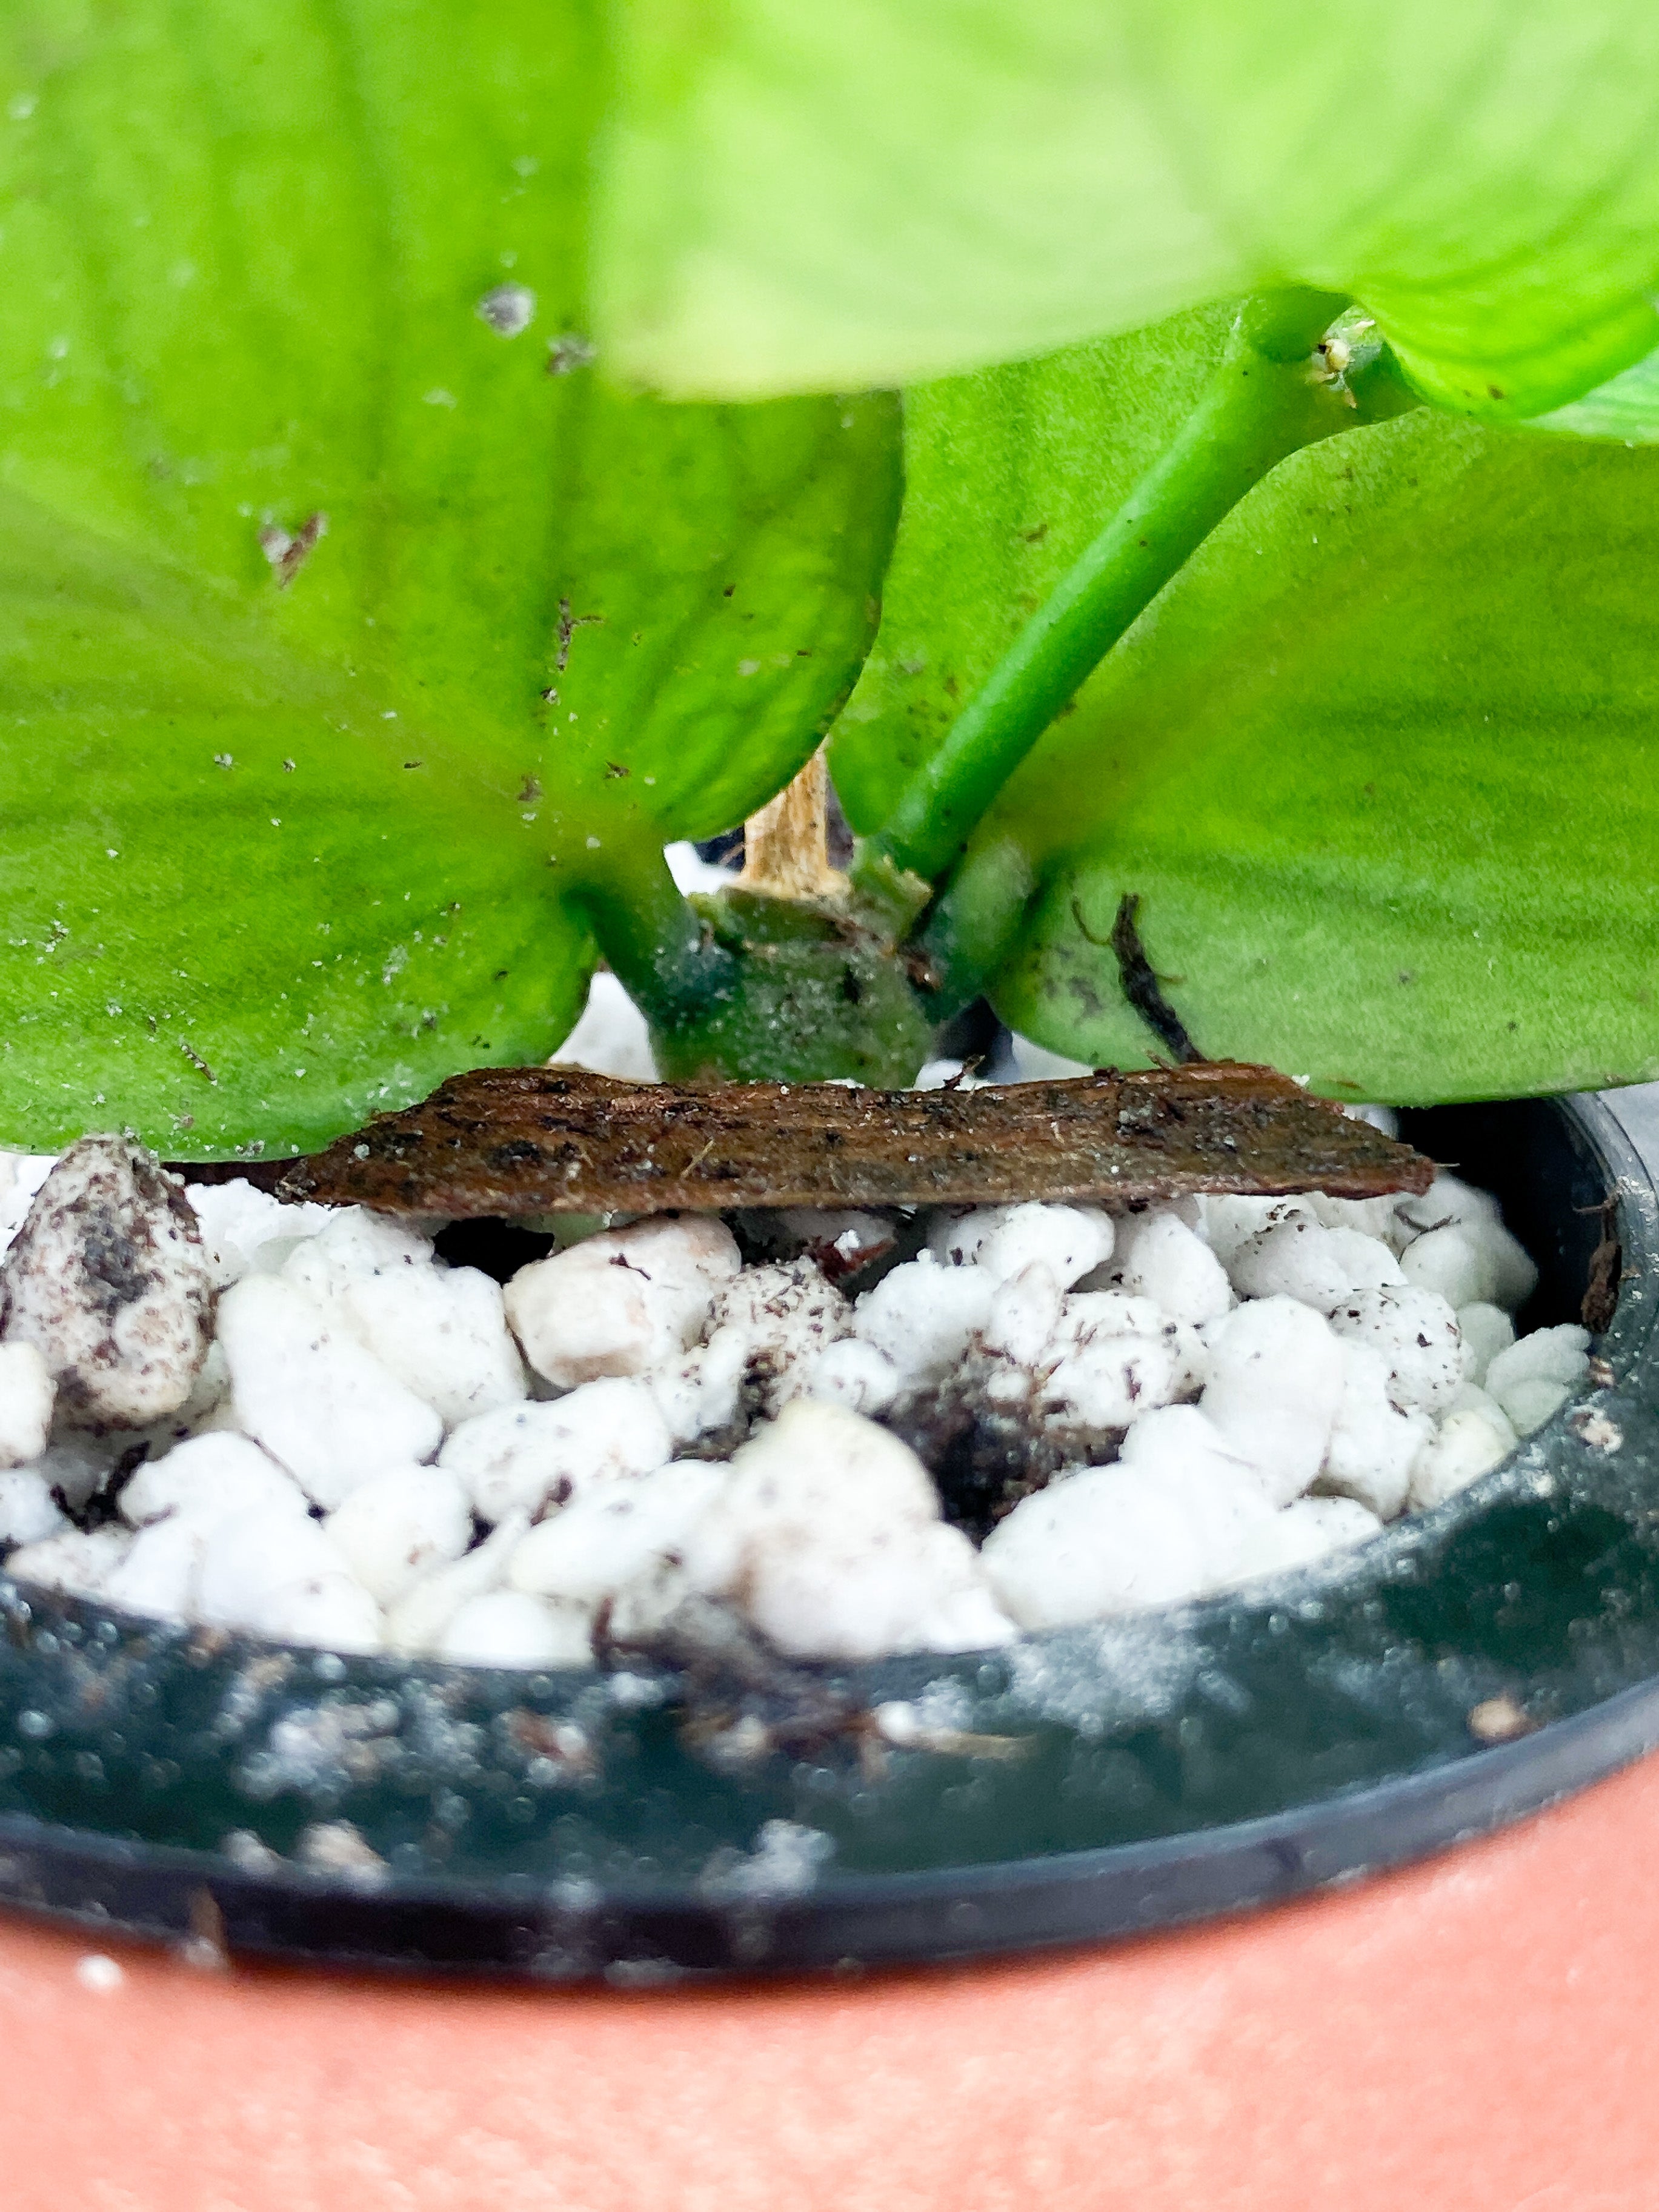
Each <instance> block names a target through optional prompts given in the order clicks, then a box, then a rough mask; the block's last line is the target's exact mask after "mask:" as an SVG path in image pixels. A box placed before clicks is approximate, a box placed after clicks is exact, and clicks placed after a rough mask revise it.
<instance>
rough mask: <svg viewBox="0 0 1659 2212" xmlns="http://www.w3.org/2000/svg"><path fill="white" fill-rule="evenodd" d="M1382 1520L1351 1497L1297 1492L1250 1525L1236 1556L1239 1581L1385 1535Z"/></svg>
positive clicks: (1309, 1562) (1283, 1571)
mask: <svg viewBox="0 0 1659 2212" xmlns="http://www.w3.org/2000/svg"><path fill="white" fill-rule="evenodd" d="M1382 1530H1383V1523H1382V1522H1380V1521H1379V1520H1378V1519H1377V1517H1376V1514H1374V1513H1372V1512H1370V1511H1368V1510H1367V1509H1366V1508H1365V1507H1364V1505H1362V1504H1359V1502H1358V1499H1357V1498H1297V1499H1296V1501H1295V1502H1294V1504H1290V1505H1287V1506H1285V1509H1284V1510H1283V1511H1282V1512H1279V1513H1275V1514H1273V1516H1272V1517H1271V1519H1269V1520H1267V1521H1266V1522H1263V1523H1262V1524H1261V1527H1260V1528H1255V1529H1253V1530H1252V1531H1251V1533H1250V1536H1249V1541H1248V1543H1247V1544H1246V1546H1245V1547H1244V1548H1243V1553H1241V1555H1240V1558H1239V1559H1238V1562H1237V1572H1236V1578H1235V1579H1236V1583H1250V1582H1254V1581H1255V1580H1257V1579H1258V1578H1259V1577H1261V1576H1263V1575H1284V1574H1289V1573H1291V1571H1292V1570H1293V1569H1295V1568H1297V1567H1307V1566H1311V1565H1313V1564H1314V1562H1315V1561H1316V1560H1317V1559H1326V1558H1328V1556H1329V1555H1330V1554H1331V1553H1333V1552H1340V1551H1346V1550H1347V1549H1349V1548H1350V1547H1352V1546H1353V1545H1355V1544H1363V1543H1364V1542H1365V1541H1367V1539H1368V1538H1370V1537H1372V1536H1376V1535H1380V1534H1382Z"/></svg>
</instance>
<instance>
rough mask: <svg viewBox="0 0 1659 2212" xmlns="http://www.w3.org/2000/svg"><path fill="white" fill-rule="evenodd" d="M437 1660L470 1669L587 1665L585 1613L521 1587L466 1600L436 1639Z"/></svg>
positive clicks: (590, 1650) (590, 1648)
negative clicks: (451, 1661) (528, 1593)
mask: <svg viewBox="0 0 1659 2212" xmlns="http://www.w3.org/2000/svg"><path fill="white" fill-rule="evenodd" d="M438 1654H439V1656H440V1657H441V1658H444V1659H450V1660H454V1661H456V1662H459V1663H461V1664H463V1665H465V1666H469V1667H591V1666H592V1663H593V1646H592V1638H591V1635H590V1633H589V1629H588V1617H587V1615H586V1613H584V1612H582V1611H581V1610H580V1608H578V1607H574V1606H559V1605H550V1604H549V1603H548V1602H547V1601H546V1600H545V1599H544V1598H539V1597H531V1596H528V1595H526V1593H525V1592H524V1591H523V1590H491V1591H490V1592H489V1593H488V1595H485V1596H483V1597H474V1598H469V1599H468V1600H467V1601H466V1603H465V1605H463V1606H462V1607H460V1608H459V1611H458V1612H457V1613H455V1615H454V1617H453V1620H451V1621H450V1623H449V1626H447V1628H446V1629H445V1630H444V1632H443V1634H442V1636H441V1638H439V1641H438Z"/></svg>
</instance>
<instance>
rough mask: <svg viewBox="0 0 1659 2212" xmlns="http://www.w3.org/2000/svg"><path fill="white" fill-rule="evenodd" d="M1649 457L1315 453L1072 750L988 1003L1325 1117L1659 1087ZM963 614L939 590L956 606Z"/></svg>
mask: <svg viewBox="0 0 1659 2212" xmlns="http://www.w3.org/2000/svg"><path fill="white" fill-rule="evenodd" d="M1656 585H1659V454H1655V453H1649V452H1636V453H1631V452H1626V451H1624V450H1623V449H1621V448H1617V447H1607V446H1601V445H1595V444H1590V443H1579V442H1576V441H1568V440H1565V439H1561V440H1555V439H1545V438H1533V437H1526V436H1519V435H1514V434H1512V433H1508V432H1492V431H1486V430H1482V429H1479V428H1475V427H1474V426H1472V425H1466V424H1457V423H1454V422H1449V421H1448V420H1447V419H1446V418H1445V417H1443V416H1432V415H1430V414H1427V413H1419V414H1416V415H1413V416H1407V417H1406V418H1404V419H1403V420H1401V422H1397V423H1395V424H1392V425H1389V427H1387V428H1379V429H1372V430H1362V431H1358V432H1356V433H1355V434H1353V435H1351V436H1348V437H1346V438H1343V439H1340V440H1338V441H1334V442H1333V443H1332V444H1330V445H1327V446H1323V447H1319V448H1317V449H1316V450H1313V451H1310V452H1306V453H1301V454H1299V455H1297V457H1295V458H1294V459H1292V460H1291V461H1289V462H1287V463H1285V465H1283V466H1282V467H1281V468H1279V470H1278V471H1276V472H1275V473H1274V475H1273V477H1270V478H1269V479H1268V480H1267V483H1264V484H1263V485H1261V486H1260V487H1259V488H1258V489H1256V490H1255V492H1253V493H1252V494H1251V495H1249V498H1248V499H1247V500H1246V501H1244V502H1243V505H1242V506H1241V507H1239V508H1238V509H1237V510H1236V511H1235V513H1234V514H1233V515H1232V516H1231V518H1230V520H1228V522H1227V523H1226V524H1225V525H1224V526H1223V527H1222V528H1221V529H1220V530H1219V531H1218V532H1216V534H1215V535H1214V537H1213V538H1211V539H1210V541H1209V542H1208V544H1206V547H1205V548H1204V550H1202V552H1201V553H1200V555H1199V556H1198V557H1197V558H1196V559H1195V560H1194V562H1192V563H1191V564H1190V565H1189V567H1188V568H1187V569H1186V570H1185V571H1184V572H1183V573H1182V575H1181V576H1180V577H1179V578H1177V579H1176V581H1175V583H1174V584H1172V585H1171V586H1170V587H1169V589H1168V590H1167V591H1166V592H1164V595H1163V597H1162V598H1161V599H1159V600H1158V601H1157V602H1155V603H1154V605H1153V606H1152V608H1151V609H1149V610H1148V611H1147V613H1146V616H1144V617H1142V619H1141V621H1140V622H1139V623H1138V624H1137V625H1136V626H1135V628H1134V629H1133V630H1132V631H1131V632H1130V633H1129V635H1128V636H1127V638H1126V639H1125V640H1124V641H1123V642H1122V644H1121V646H1120V647H1118V648H1117V649H1116V650H1115V652H1114V653H1112V654H1111V655H1110V656H1109V659H1107V661H1106V662H1105V663H1104V664H1103V667H1102V668H1101V670H1100V671H1099V672H1098V674H1097V677H1096V678H1094V680H1093V681H1092V682H1091V684H1090V685H1089V686H1088V687H1087V689H1086V690H1085V692H1084V693H1083V694H1082V696H1081V697H1080V699H1079V704H1078V708H1077V711H1076V712H1075V713H1074V714H1072V715H1070V716H1068V717H1066V719H1065V720H1062V721H1060V723H1058V724H1057V725H1055V726H1054V729H1053V730H1052V731H1051V732H1050V733H1049V735H1048V738H1046V739H1045V740H1044V742H1043V743H1042V745H1040V746H1039V748H1038V749H1037V750H1036V752H1035V753H1034V754H1033V755H1032V757H1031V758H1030V761H1029V762H1028V763H1027V764H1026V766H1025V768H1024V769H1023V770H1022V771H1021V773H1020V775H1019V776H1018V778H1017V779H1016V780H1015V781H1014V782H1013V783H1012V785H1011V786H1010V787H1009V789H1008V791H1007V793H1006V794H1005V798H1004V799H1003V801H1002V802H1001V803H1000V805H999V807H998V809H997V810H996V811H994V814H993V815H992V816H991V817H989V818H988V819H987V822H986V823H985V824H984V825H983V827H982V829H981V834H980V836H979V838H978V840H977V842H976V846H975V851H974V852H973V853H971V854H970V856H969V863H968V867H969V871H970V872H971V871H972V870H973V869H974V868H975V866H979V867H981V868H987V869H988V868H992V867H993V866H994V865H1000V859H999V856H1002V858H1003V859H1006V855H1007V854H1009V853H1010V852H1012V853H1013V854H1016V855H1018V857H1019V858H1021V859H1022V860H1023V861H1024V864H1025V865H1026V866H1029V867H1030V869H1031V870H1032V871H1033V872H1035V873H1036V876H1037V878H1039V881H1040V890H1039V891H1038V895H1037V896H1036V900H1035V902H1034V903H1033V906H1032V908H1031V911H1030V921H1029V925H1028V927H1027V929H1026V933H1025V936H1024V942H1023V944H1022V945H1021V946H1020V948H1019V950H1018V953H1017V954H1016V956H1015V957H1014V958H1013V960H1012V963H1011V964H1010V966H1009V968H1008V969H1007V970H1006V973H1005V975H1004V977H1003V980H1002V982H1001V985H1000V989H999V991H998V993H997V1003H998V1005H999V1007H1000V1010H1001V1011H1002V1012H1003V1013H1004V1014H1005V1015H1006V1018H1008V1019H1009V1020H1010V1021H1011V1022H1012V1023H1013V1024H1015V1025H1016V1026H1017V1027H1018V1028H1020V1029H1022V1030H1026V1031H1027V1032H1029V1033H1030V1034H1031V1035H1033V1036H1036V1037H1037V1038H1038V1039H1040V1040H1041V1041H1042V1042H1044V1043H1046V1044H1048V1045H1050V1046H1053V1047H1054V1048H1057V1049H1059V1050H1061V1051H1064V1052H1066V1053H1070V1054H1074V1055H1076V1056H1077V1057H1079V1058H1080V1059H1084V1060H1092V1061H1095V1062H1097V1063H1105V1062H1115V1063H1117V1064H1120V1065H1134V1064H1145V1062H1146V1060H1148V1058H1149V1057H1151V1055H1152V1053H1153V1052H1154V1051H1155V1050H1156V1049H1158V1047H1157V1042H1156V1040H1155V1039H1154V1038H1153V1037H1152V1035H1151V1034H1150V1032H1149V1031H1148V1030H1146V1028H1144V1027H1143V1025H1142V1024H1141V1023H1140V1021H1139V1018H1137V1017H1136V1016H1135V1015H1134V1014H1133V1012H1131V1011H1130V1009H1129V1008H1128V1006H1127V1004H1126V1003H1125V1001H1124V1000H1123V998H1122V994H1121V991H1120V989H1119V987H1118V980H1117V971H1116V967H1115V962H1114V959H1113V956H1112V954H1111V952H1110V951H1109V948H1108V945H1107V939H1108V938H1109V933H1110V930H1111V927H1112V922H1113V919H1114V916H1115V913H1116V911H1117V907H1118V902H1119V900H1120V899H1121V897H1122V896H1124V895H1125V894H1138V895H1139V896H1140V898H1141V900H1142V907H1141V911H1140V922H1141V933H1142V936H1143V939H1144V941H1145V943H1146V948H1147V951H1148V954H1149V957H1151V959H1152V963H1153V965H1154V967H1155V968H1156V969H1158V972H1159V973H1160V974H1161V975H1163V976H1164V978H1165V990H1166V994H1167V996H1168V997H1169V999H1170V1002H1171V1004H1172V1005H1173V1006H1174V1007H1175V1008H1176V1011H1177V1012H1178V1013H1179V1014H1180V1016H1181V1017H1182V1019H1183V1021H1184V1022H1185V1024H1186V1025H1187V1027H1188V1030H1189V1032H1190V1033H1191V1035H1192V1036H1194V1039H1195V1040H1196V1042H1197V1043H1198V1045H1199V1046H1200V1048H1201V1049H1202V1050H1203V1051H1204V1052H1206V1054H1210V1055H1212V1056H1214V1057H1237V1058H1240V1059H1245V1060H1272V1061H1273V1062H1274V1063H1275V1064H1276V1065H1278V1066H1281V1067H1284V1068H1286V1069H1287V1070H1289V1071H1290V1072H1291V1073H1295V1074H1297V1075H1299V1076H1301V1075H1305V1076H1308V1077H1309V1078H1310V1079H1311V1080H1312V1081H1313V1082H1314V1084H1315V1085H1316V1086H1317V1087H1318V1088H1319V1089H1320V1090H1322V1091H1325V1092H1328V1093H1329V1094H1331V1095H1334V1096H1335V1097H1352V1098H1376V1097H1382V1098H1390V1099H1395V1100H1401V1101H1426V1100H1433V1099H1445V1098H1464V1097H1492V1096H1507V1095H1512V1094H1517V1093H1523V1092H1529V1091H1556V1090H1564V1089H1569V1088H1573V1087H1577V1086H1580V1085H1604V1084H1611V1083H1614V1082H1619V1081H1628V1080H1633V1079H1650V1078H1653V1077H1655V1076H1659V588H1656ZM940 591H941V596H943V593H944V591H945V586H944V584H943V582H941V585H940Z"/></svg>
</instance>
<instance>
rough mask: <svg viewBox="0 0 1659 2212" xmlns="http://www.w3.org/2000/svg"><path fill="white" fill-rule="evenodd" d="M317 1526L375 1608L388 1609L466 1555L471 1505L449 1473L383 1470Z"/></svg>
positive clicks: (460, 1483)
mask: <svg viewBox="0 0 1659 2212" xmlns="http://www.w3.org/2000/svg"><path fill="white" fill-rule="evenodd" d="M323 1526H324V1528H325V1530H326V1531H327V1534H328V1535H329V1538H330V1540H331V1542H332V1543H333V1544H334V1545H335V1546H336V1547H337V1549H338V1551H339V1553H340V1555H341V1557H342V1558H343V1559H344V1561H345V1563H346V1565H347V1567H348V1568H349V1570H350V1571H351V1573H352V1574H354V1575H355V1576H356V1578H357V1580H358V1581H359V1582H360V1583H362V1586H363V1588H364V1589H366V1590H367V1591H368V1594H369V1595H370V1596H371V1597H372V1598H374V1601H375V1602H376V1603H377V1604H379V1605H383V1606H389V1605H395V1604H396V1602H397V1601H398V1599H399V1598H400V1597H402V1596H403V1595H404V1593H405V1592H406V1591H407V1590H410V1589H413V1587H414V1585H415V1584H416V1583H417V1582H419V1580H420V1579H421V1577H422V1575H426V1574H429V1573H431V1571H433V1569H434V1568H435V1567H440V1566H447V1565H449V1563H450V1562H451V1561H452V1560H453V1559H459V1558H460V1557H461V1555H462V1554H463V1553H465V1550H466V1547H467V1546H468V1545H469V1544H470V1543H471V1541H472V1501H471V1498H470V1497H469V1496H468V1494H467V1489H466V1486H465V1483H464V1482H463V1481H462V1480H461V1479H460V1477H459V1475H458V1474H455V1473H454V1472H453V1469H451V1468H442V1467H416V1466H410V1467H393V1468H386V1469H385V1470H384V1471H383V1472H382V1473H381V1474H376V1475H372V1476H371V1477H370V1478H369V1480H368V1481H367V1482H364V1483H360V1484H359V1485H358V1486H357V1488H356V1490H354V1491H353V1492H351V1495H350V1496H349V1498H347V1499H346V1501H345V1503H344V1504H343V1505H337V1506H336V1508H335V1509H334V1510H333V1512H332V1513H331V1514H330V1515H329V1516H328V1518H327V1520H326V1521H325V1522H324V1524H323Z"/></svg>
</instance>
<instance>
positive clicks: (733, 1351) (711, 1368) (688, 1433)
mask: <svg viewBox="0 0 1659 2212" xmlns="http://www.w3.org/2000/svg"><path fill="white" fill-rule="evenodd" d="M832 1348H833V1347H832ZM748 1365H749V1343H748V1340H747V1338H746V1337H745V1336H744V1333H743V1332H742V1330H741V1329H735V1328H733V1329H720V1330H717V1331H716V1333H715V1335H714V1339H713V1340H712V1341H710V1342H709V1343H708V1344H695V1345H693V1346H692V1347H691V1349H690V1352H687V1353H686V1355H685V1357H684V1359H679V1360H676V1361H674V1362H672V1363H671V1364H670V1365H669V1366H666V1367H656V1368H653V1370H651V1372H650V1373H649V1374H648V1375H643V1376H641V1377H640V1380H641V1383H643V1384H644V1386H645V1388H646V1389H647V1390H648V1391H649V1392H650V1394H651V1396H652V1399H653V1402H654V1403H655V1405H656V1407H657V1411H658V1412H659V1413H660V1414H661V1415H662V1418H663V1420H664V1422H665V1425H666V1426H667V1430H668V1433H669V1436H670V1437H671V1439H672V1440H673V1442H674V1443H676V1444H689V1443H691V1442H692V1441H693V1439H694V1438H696V1437H701V1436H704V1435H706V1434H707V1433H708V1431H710V1430H711V1429H714V1430H724V1429H729V1428H730V1427H732V1425H733V1424H734V1423H735V1422H736V1421H737V1420H738V1416H739V1414H740V1413H741V1412H742V1409H743V1385H744V1375H745V1373H746V1372H747V1370H748ZM809 1395H810V1394H809Z"/></svg>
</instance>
